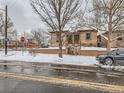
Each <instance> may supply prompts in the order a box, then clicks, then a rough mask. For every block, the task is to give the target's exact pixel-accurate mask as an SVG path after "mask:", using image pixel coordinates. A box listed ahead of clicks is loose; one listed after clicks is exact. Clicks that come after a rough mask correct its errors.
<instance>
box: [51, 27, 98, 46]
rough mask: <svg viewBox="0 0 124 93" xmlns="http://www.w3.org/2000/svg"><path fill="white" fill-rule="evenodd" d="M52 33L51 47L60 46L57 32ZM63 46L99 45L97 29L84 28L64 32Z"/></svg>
mask: <svg viewBox="0 0 124 93" xmlns="http://www.w3.org/2000/svg"><path fill="white" fill-rule="evenodd" d="M50 33H51V47H57V46H58V40H57V36H56V33H55V32H50ZM62 37H63V38H62V40H63V42H62V43H63V46H68V45H77V46H78V45H79V46H94V47H96V46H97V30H94V29H89V28H85V29H84V28H83V29H78V30H77V31H76V32H68V31H63V32H62Z"/></svg>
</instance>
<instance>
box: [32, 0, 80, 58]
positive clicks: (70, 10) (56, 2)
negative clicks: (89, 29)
mask: <svg viewBox="0 0 124 93" xmlns="http://www.w3.org/2000/svg"><path fill="white" fill-rule="evenodd" d="M31 5H32V7H33V9H34V11H35V12H36V14H38V15H39V16H40V18H41V20H42V21H43V22H45V23H46V25H47V26H48V27H50V28H51V30H52V31H54V32H55V33H56V35H57V39H58V44H59V50H60V52H59V57H61V58H62V31H63V30H64V29H65V28H66V27H67V25H68V23H69V22H71V21H72V20H74V19H75V18H76V15H77V13H78V10H79V8H80V5H81V0H32V1H31Z"/></svg>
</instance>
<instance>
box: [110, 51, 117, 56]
mask: <svg viewBox="0 0 124 93" xmlns="http://www.w3.org/2000/svg"><path fill="white" fill-rule="evenodd" d="M116 51H117V50H112V51H111V52H109V54H113V55H114V54H116Z"/></svg>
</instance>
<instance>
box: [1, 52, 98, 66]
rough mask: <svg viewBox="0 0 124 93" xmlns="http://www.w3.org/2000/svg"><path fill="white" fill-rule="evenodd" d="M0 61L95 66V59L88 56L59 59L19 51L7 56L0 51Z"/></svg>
mask: <svg viewBox="0 0 124 93" xmlns="http://www.w3.org/2000/svg"><path fill="white" fill-rule="evenodd" d="M0 60H7V61H9V60H10V61H25V62H43V63H44V62H46V63H57V64H72V65H93V64H97V61H96V60H95V57H89V56H72V55H64V56H63V58H62V59H61V58H59V57H58V55H57V54H36V55H34V54H30V53H29V52H24V53H22V52H21V51H9V52H8V55H6V56H5V55H4V51H0Z"/></svg>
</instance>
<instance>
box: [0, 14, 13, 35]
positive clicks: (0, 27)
mask: <svg viewBox="0 0 124 93" xmlns="http://www.w3.org/2000/svg"><path fill="white" fill-rule="evenodd" d="M4 27H5V16H4V15H3V13H2V12H0V33H1V34H2V35H4V29H5V28H4ZM7 27H8V28H11V27H13V22H12V21H11V19H10V18H9V17H8V26H7Z"/></svg>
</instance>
